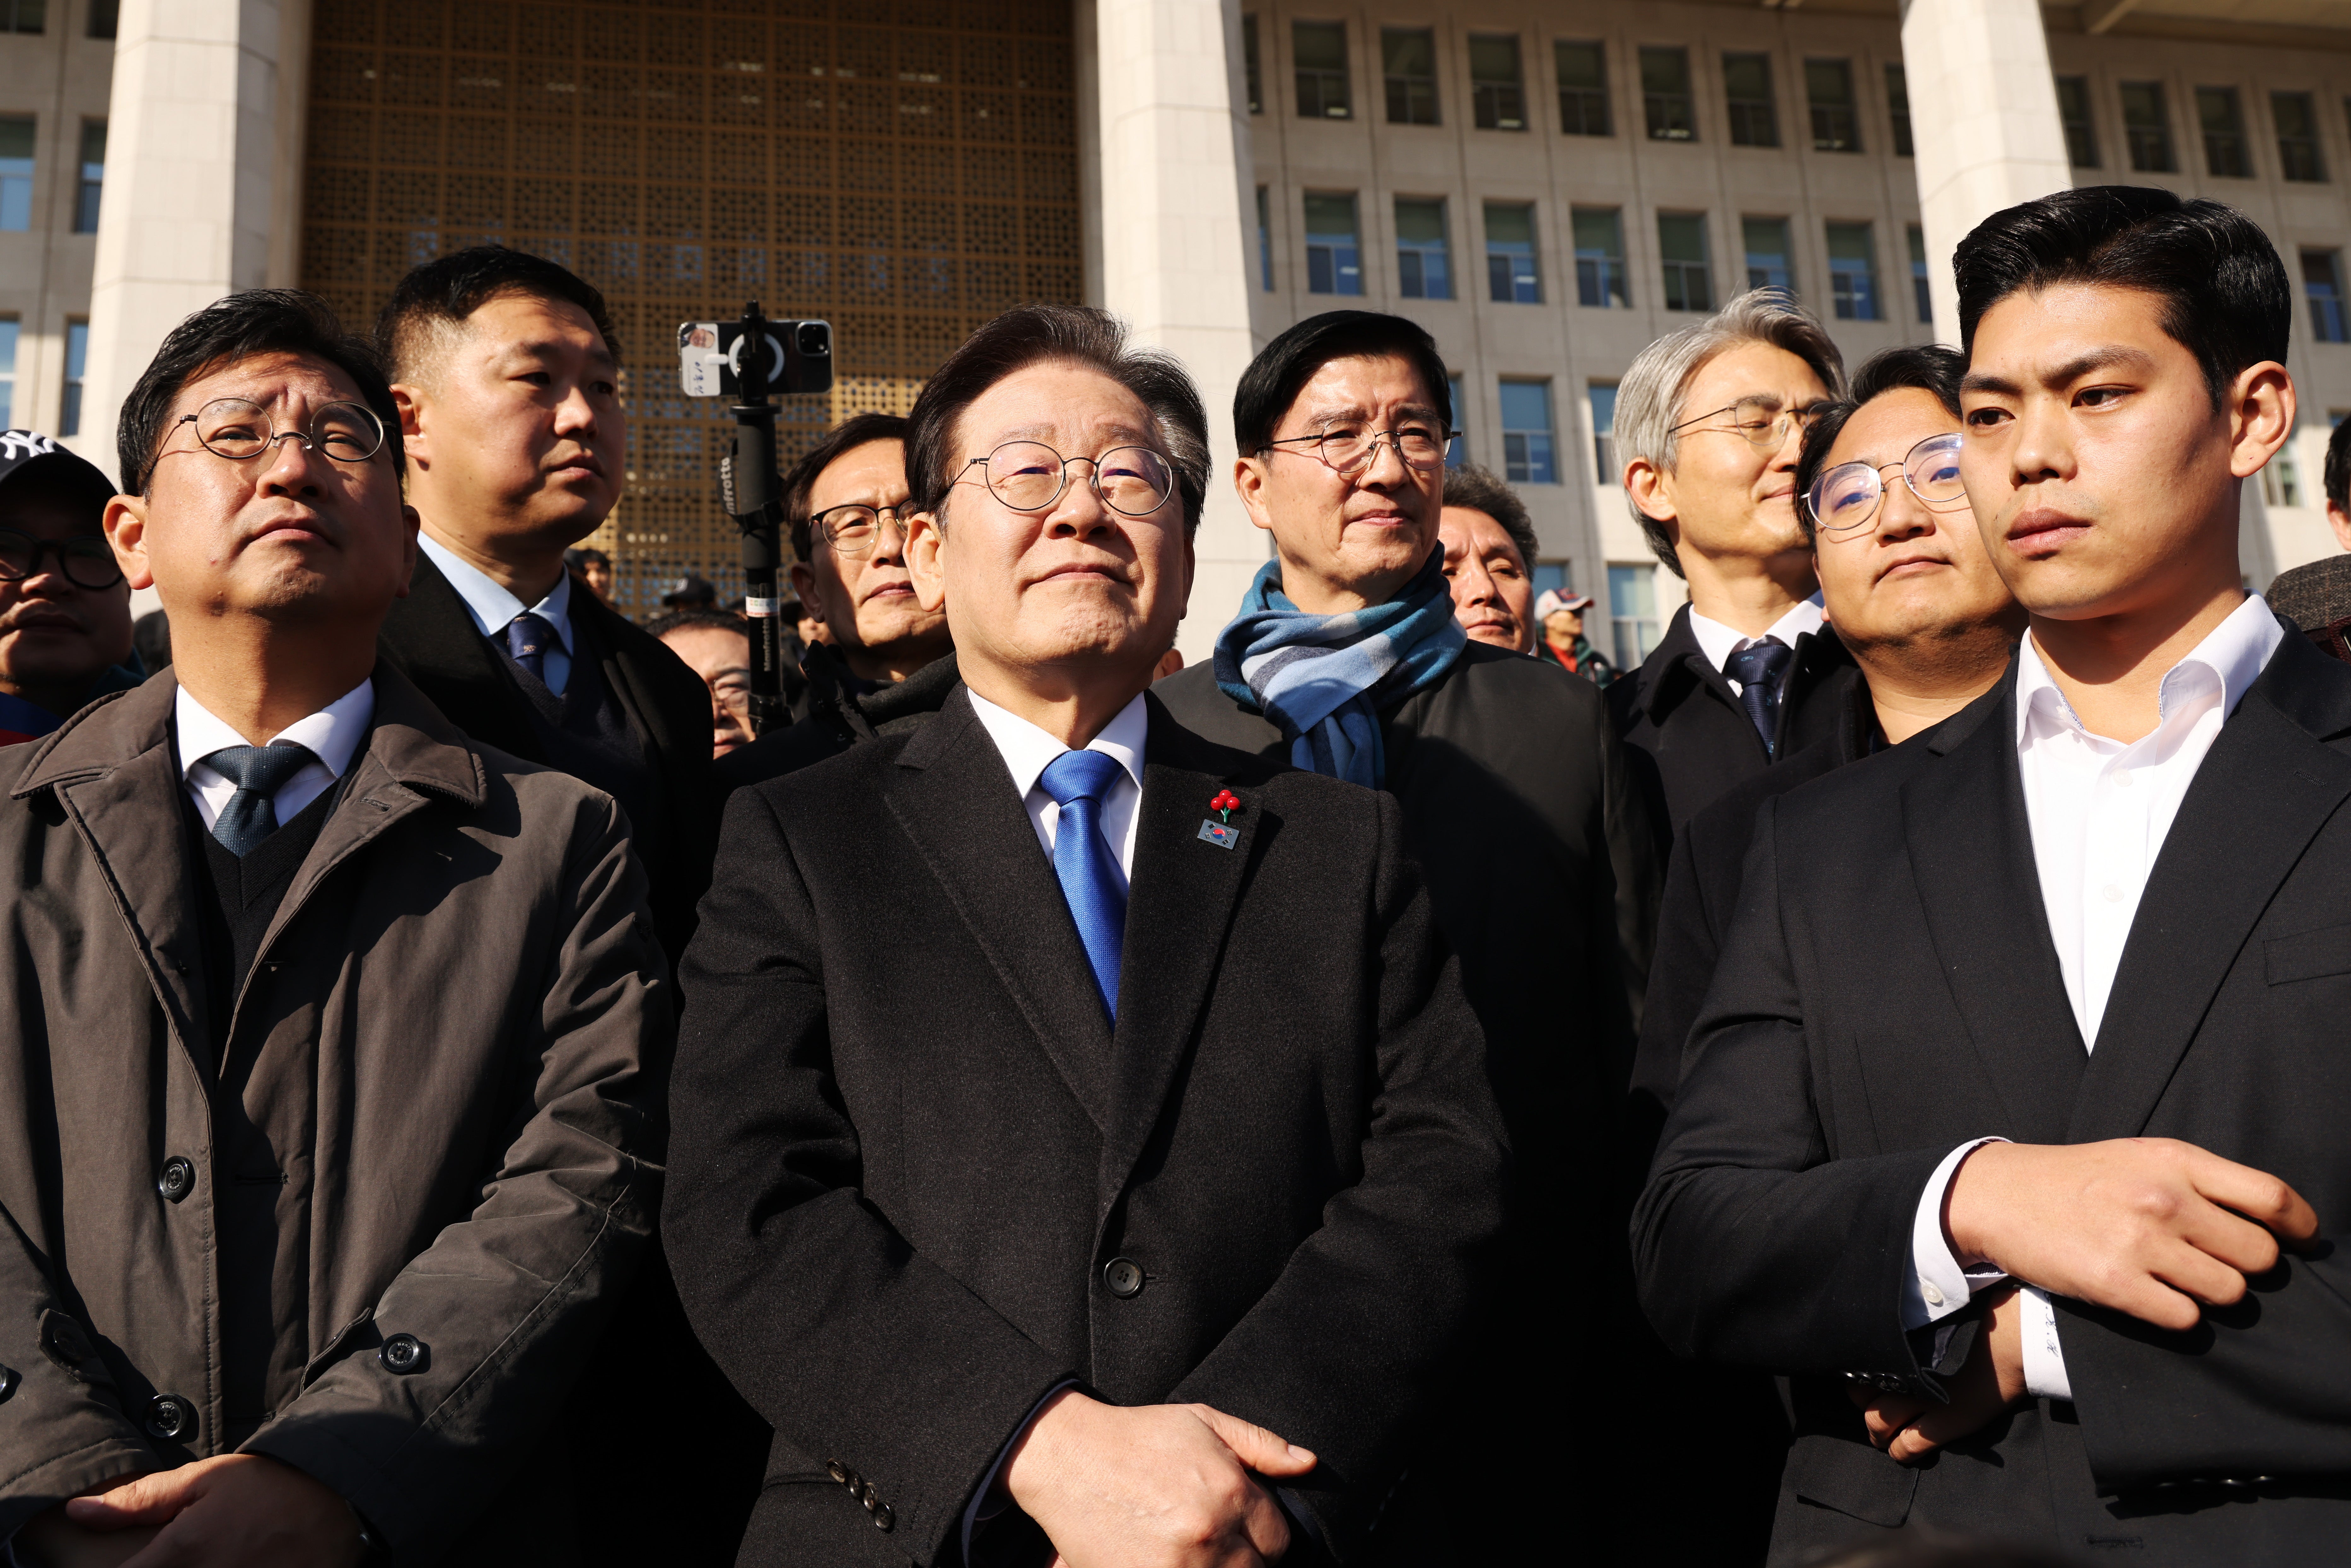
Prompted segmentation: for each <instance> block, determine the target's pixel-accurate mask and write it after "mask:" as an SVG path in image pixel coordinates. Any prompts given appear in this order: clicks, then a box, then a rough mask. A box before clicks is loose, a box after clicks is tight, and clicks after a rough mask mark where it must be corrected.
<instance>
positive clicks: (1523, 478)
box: [1501, 382, 1559, 485]
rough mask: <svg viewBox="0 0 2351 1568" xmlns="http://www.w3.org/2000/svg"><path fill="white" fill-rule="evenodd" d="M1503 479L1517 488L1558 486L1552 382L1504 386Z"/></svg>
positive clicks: (1510, 383)
mask: <svg viewBox="0 0 2351 1568" xmlns="http://www.w3.org/2000/svg"><path fill="white" fill-rule="evenodd" d="M1501 390H1502V399H1501V402H1502V477H1503V478H1505V479H1508V480H1509V481H1510V483H1511V484H1513V485H1556V484H1558V483H1559V465H1558V464H1557V463H1556V462H1555V461H1553V457H1552V446H1553V441H1552V423H1551V383H1550V382H1503V383H1502V389H1501Z"/></svg>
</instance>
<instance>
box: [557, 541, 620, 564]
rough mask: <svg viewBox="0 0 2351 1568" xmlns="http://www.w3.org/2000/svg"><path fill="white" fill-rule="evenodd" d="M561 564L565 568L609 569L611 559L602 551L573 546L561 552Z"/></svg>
mask: <svg viewBox="0 0 2351 1568" xmlns="http://www.w3.org/2000/svg"><path fill="white" fill-rule="evenodd" d="M563 564H564V565H566V566H604V567H609V566H611V564H612V558H611V556H608V555H606V554H605V553H604V552H603V551H602V550H600V549H591V548H590V547H589V546H587V545H574V546H573V547H572V548H571V549H568V550H565V551H564V552H563Z"/></svg>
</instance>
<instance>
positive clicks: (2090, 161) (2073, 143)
mask: <svg viewBox="0 0 2351 1568" xmlns="http://www.w3.org/2000/svg"><path fill="white" fill-rule="evenodd" d="M2057 119H2058V120H2059V122H2060V123H2061V124H2063V125H2064V127H2065V161H2066V162H2069V163H2071V164H2073V165H2074V168H2076V169H2095V168H2096V167H2097V166H2098V127H2097V123H2096V121H2095V120H2093V119H2092V118H2091V116H2090V78H2088V77H2059V78H2057Z"/></svg>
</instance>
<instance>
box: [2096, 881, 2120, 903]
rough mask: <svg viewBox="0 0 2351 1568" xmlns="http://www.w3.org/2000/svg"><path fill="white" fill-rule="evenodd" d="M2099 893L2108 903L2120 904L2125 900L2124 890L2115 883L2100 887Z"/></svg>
mask: <svg viewBox="0 0 2351 1568" xmlns="http://www.w3.org/2000/svg"><path fill="white" fill-rule="evenodd" d="M2098 895H2099V896H2100V897H2102V898H2104V899H2105V901H2106V902H2107V903H2108V904H2120V903H2121V902H2122V901H2123V890H2122V889H2121V888H2119V887H2116V885H2115V884H2114V883H2106V885H2105V886H2104V887H2102V888H2100V889H2099V890H2098Z"/></svg>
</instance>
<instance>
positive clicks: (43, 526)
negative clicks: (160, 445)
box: [0, 430, 140, 746]
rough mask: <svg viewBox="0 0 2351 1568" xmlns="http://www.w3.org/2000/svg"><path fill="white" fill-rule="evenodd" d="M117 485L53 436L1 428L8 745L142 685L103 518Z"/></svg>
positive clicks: (1, 669)
mask: <svg viewBox="0 0 2351 1568" xmlns="http://www.w3.org/2000/svg"><path fill="white" fill-rule="evenodd" d="M113 498H114V485H113V482H112V481H111V480H110V479H108V478H107V476H105V475H104V474H102V473H100V472H99V470H98V469H97V468H96V467H94V466H92V465H90V464H89V463H87V462H85V461H84V460H82V459H81V458H79V457H77V456H75V455H73V454H72V453H70V452H68V451H67V450H66V449H65V448H64V447H62V446H59V445H58V444H57V443H56V442H54V441H52V440H50V439H49V438H48V437H47V436H46V435H37V434H34V433H33V432H31V431H29V430H10V431H5V432H0V746H16V745H19V744H21V743H23V742H25V741H27V740H38V739H39V738H40V737H43V736H45V735H47V734H48V733H49V732H50V731H51V730H54V729H56V728H57V726H59V725H60V724H63V723H64V722H65V721H66V719H67V718H68V716H70V715H71V714H72V713H73V712H74V711H75V710H76V709H78V708H79V707H81V706H83V705H84V704H86V703H89V702H90V701H91V700H93V699H94V698H97V697H100V696H103V695H106V694H107V693H109V692H118V691H127V690H129V689H130V688H131V687H132V686H135V685H138V684H139V679H140V677H139V674H138V672H137V671H136V670H135V669H131V668H126V667H124V666H125V665H126V664H128V663H129V661H130V659H131V590H130V587H129V586H128V585H127V584H125V583H124V581H123V580H122V569H121V568H120V567H119V566H117V565H116V564H115V562H114V552H113V551H112V550H110V549H108V548H107V543H106V536H105V534H104V533H103V532H101V531H100V528H99V524H100V522H101V521H102V520H103V519H104V517H105V516H106V504H107V503H108V502H109V501H110V500H112V499H113Z"/></svg>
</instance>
